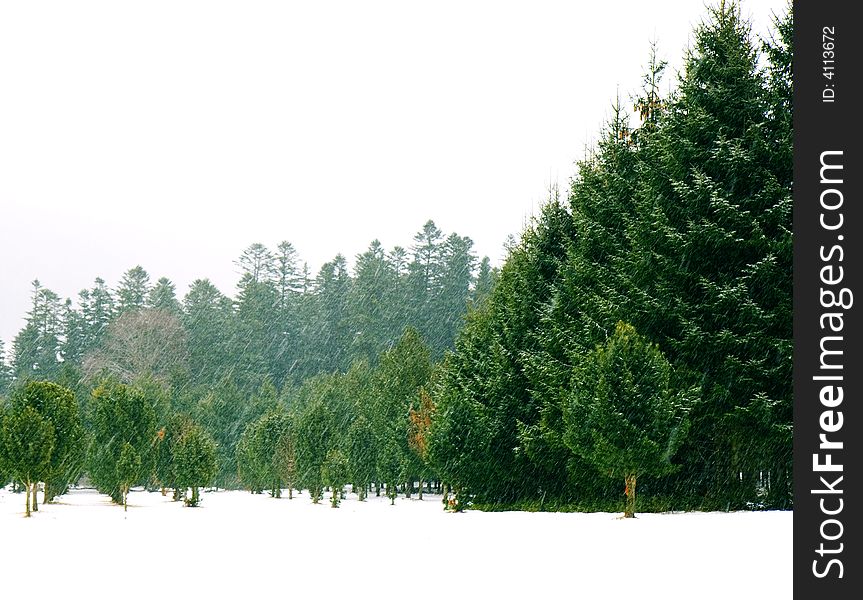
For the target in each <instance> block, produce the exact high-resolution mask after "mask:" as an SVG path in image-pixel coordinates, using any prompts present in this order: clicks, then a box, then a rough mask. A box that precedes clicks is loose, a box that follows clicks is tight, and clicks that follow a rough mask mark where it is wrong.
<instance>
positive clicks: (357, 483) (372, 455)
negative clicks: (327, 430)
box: [346, 415, 378, 501]
mask: <svg viewBox="0 0 863 600" xmlns="http://www.w3.org/2000/svg"><path fill="white" fill-rule="evenodd" d="M346 448H347V460H348V473H349V474H350V480H351V482H352V483H353V490H354V492H356V494H357V499H358V500H360V501H362V500H365V499H366V497H367V496H368V488H369V486H370V485H371V484H372V481H373V480H374V478H375V476H376V474H377V463H378V458H377V454H378V451H377V443H376V440H375V434H374V430H373V429H372V426H371V423H369V421H368V419H367V418H366V417H365V415H360V416H359V417H358V418H357V419H356V420H355V421H354V422H353V424H351V428H350V429H349V430H348V435H347V443H346Z"/></svg>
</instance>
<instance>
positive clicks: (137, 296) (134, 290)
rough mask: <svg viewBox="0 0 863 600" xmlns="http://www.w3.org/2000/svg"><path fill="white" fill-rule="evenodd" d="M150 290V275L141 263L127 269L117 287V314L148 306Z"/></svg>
mask: <svg viewBox="0 0 863 600" xmlns="http://www.w3.org/2000/svg"><path fill="white" fill-rule="evenodd" d="M149 291H150V275H149V274H148V273H147V271H145V270H144V268H143V267H142V266H141V265H138V266H135V267H132V268H131V269H129V270H128V271H126V272H125V273H124V274H123V279H122V280H120V285H119V287H118V288H117V314H123V313H126V312H129V311H135V310H140V309H142V308H144V307H146V306H147V296H148V294H149Z"/></svg>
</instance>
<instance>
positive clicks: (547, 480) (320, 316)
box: [0, 2, 792, 522]
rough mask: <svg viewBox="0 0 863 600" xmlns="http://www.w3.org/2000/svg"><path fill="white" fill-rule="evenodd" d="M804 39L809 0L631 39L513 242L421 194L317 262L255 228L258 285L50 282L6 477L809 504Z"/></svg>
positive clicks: (40, 306)
mask: <svg viewBox="0 0 863 600" xmlns="http://www.w3.org/2000/svg"><path fill="white" fill-rule="evenodd" d="M791 38H792V27H791V14H790V9H789V10H788V11H787V14H784V15H779V16H778V17H777V18H776V19H775V21H774V23H773V28H772V33H771V35H770V36H769V38H768V39H761V38H758V37H756V36H755V35H753V34H752V32H751V28H750V25H749V23H748V22H747V20H746V19H745V18H744V17H743V16H741V10H740V7H739V6H738V5H736V4H735V3H732V2H722V3H718V4H714V5H713V6H712V7H709V8H706V9H705V13H704V18H703V20H702V22H701V23H700V24H698V25H697V26H696V29H695V31H694V32H693V34H692V37H691V45H690V48H689V49H688V51H687V53H686V56H685V57H684V60H683V63H682V64H683V68H682V70H681V71H680V72H679V73H668V72H666V71H667V69H666V63H665V62H663V61H662V60H660V58H659V53H658V52H656V51H654V52H650V53H648V54H647V55H646V56H643V57H635V58H634V60H635V61H636V62H639V61H640V62H641V63H642V64H643V65H644V70H643V72H644V75H643V79H642V85H641V88H640V89H639V90H635V91H633V94H632V100H625V99H624V97H622V96H618V97H617V98H616V99H615V98H614V97H613V93H614V90H607V91H605V93H606V94H607V95H608V97H609V99H610V101H612V103H613V106H614V109H613V112H612V114H611V117H610V118H609V119H608V121H607V123H606V125H605V126H604V127H603V128H602V130H601V131H599V132H598V133H597V135H596V136H595V143H594V145H593V147H591V148H589V149H588V150H587V151H586V152H585V153H584V154H583V155H582V159H581V160H580V161H579V162H578V164H577V165H576V166H575V167H574V172H573V173H572V178H571V180H570V184H569V186H568V187H567V188H565V189H560V188H559V187H556V186H553V187H552V189H551V190H550V192H549V195H548V198H547V200H546V201H545V202H544V203H543V205H542V206H541V208H539V209H538V210H537V211H536V214H535V215H534V216H533V218H532V220H531V221H530V222H529V223H528V224H527V225H526V226H525V228H524V230H523V231H521V232H520V233H518V232H513V233H514V234H516V233H518V235H517V236H515V237H513V238H511V242H510V243H509V245H508V247H507V248H506V255H505V260H504V261H503V262H502V264H500V265H495V264H494V263H493V261H492V260H490V259H489V258H483V257H480V256H477V254H476V252H475V251H474V249H473V242H472V240H471V238H470V237H469V235H470V233H471V232H470V231H460V232H458V233H455V232H446V231H442V230H441V229H439V228H438V227H437V226H436V224H435V222H434V221H433V220H428V222H426V223H425V224H420V223H417V226H418V227H419V229H418V231H417V232H416V234H415V235H414V236H413V244H412V245H410V247H406V248H404V247H399V246H395V247H391V248H387V247H384V246H383V245H382V244H381V243H380V242H379V241H377V240H374V241H372V242H371V243H370V244H369V246H368V249H367V250H365V251H364V252H362V253H361V254H359V255H357V256H355V257H353V258H349V257H345V256H343V255H342V254H336V255H335V257H334V258H333V259H332V260H331V261H329V262H327V263H325V264H324V265H323V266H322V267H321V268H320V269H319V270H318V271H317V272H310V270H309V268H308V267H307V266H306V263H305V262H304V260H303V258H302V249H301V248H295V247H294V245H293V244H292V243H291V242H290V241H284V242H282V243H280V244H279V245H278V246H277V247H274V248H273V247H267V246H265V245H263V244H260V243H251V242H252V241H253V240H249V242H250V245H249V246H248V247H247V248H246V249H245V250H244V251H243V252H242V254H241V255H240V256H238V257H237V258H236V263H235V266H236V269H237V271H238V274H239V279H238V281H237V285H236V291H235V292H229V291H227V290H220V289H217V288H216V287H215V286H214V285H213V284H212V283H211V282H210V280H208V279H206V278H205V275H206V274H201V275H202V278H201V279H198V280H197V281H195V282H194V283H193V284H192V285H191V286H190V287H189V289H188V292H187V293H185V294H184V295H183V296H182V297H178V294H177V292H176V288H175V284H174V283H173V282H172V280H171V279H170V276H171V274H170V273H164V274H163V273H149V272H148V271H147V270H146V269H145V268H144V266H134V265H130V267H131V268H129V269H128V271H127V272H126V273H125V275H124V276H123V277H122V280H121V281H118V282H107V281H104V280H103V279H99V278H97V279H96V280H95V281H93V282H86V281H82V282H81V286H82V287H83V289H81V291H80V293H79V294H78V295H77V297H75V298H68V299H65V298H62V297H60V296H59V295H58V294H56V293H54V292H53V291H52V290H51V289H48V288H47V287H45V286H43V285H42V284H41V283H40V282H39V281H38V280H36V281H34V282H33V287H32V296H31V298H32V305H31V308H30V310H29V312H28V313H27V315H26V325H25V326H24V327H23V328H22V329H21V330H20V332H19V333H18V334H17V336H15V338H14V339H12V340H6V344H5V345H4V344H3V342H2V341H0V424H2V425H0V484H2V485H12V486H13V487H14V489H15V490H16V491H18V492H20V495H19V496H16V497H20V504H21V505H22V508H23V507H24V505H25V503H26V511H27V514H28V515H29V514H32V513H33V511H38V510H39V506H40V504H41V503H42V502H52V501H54V500H55V499H57V498H58V497H60V496H61V495H62V494H64V493H65V492H66V490H67V489H69V488H70V487H71V486H90V487H95V488H96V489H98V490H99V491H101V492H103V493H105V494H108V495H109V496H110V497H111V499H112V500H113V501H114V502H115V503H117V504H118V505H122V506H125V505H126V503H127V497H128V494H129V492H130V489H132V488H141V487H143V488H145V489H148V490H151V491H161V492H162V493H164V494H166V495H171V497H172V498H173V499H175V500H177V501H178V502H184V503H185V504H186V505H187V506H196V505H198V504H199V503H201V504H203V505H206V502H207V494H208V493H209V490H213V489H215V488H219V489H232V490H239V489H244V490H248V491H249V492H251V493H253V494H262V495H264V494H266V495H271V496H273V497H275V498H278V497H285V498H291V499H293V502H295V503H296V502H314V503H329V504H330V505H332V506H333V507H338V506H339V505H340V503H344V502H354V501H363V500H364V499H365V498H368V497H370V496H375V497H378V496H382V497H386V498H388V500H389V503H393V504H395V505H396V507H397V506H398V504H399V502H400V499H401V498H404V497H407V498H411V497H413V498H416V497H419V498H422V497H423V494H435V497H436V498H442V502H443V505H444V506H443V508H446V509H449V510H463V509H465V508H472V509H481V510H490V511H492V510H508V509H520V510H531V511H556V510H566V511H585V512H591V511H609V512H622V513H624V514H625V515H626V516H634V515H635V514H637V513H638V512H639V511H642V512H656V511H668V510H675V511H677V510H740V509H749V510H760V509H787V508H790V507H791V502H792V469H791V465H792V452H791V450H792V445H791V433H792V380H791V366H792V354H791V353H792V312H791V311H792V243H791V214H792V200H791V183H792V120H791V101H792V93H791V81H792V60H791V58H792V52H791ZM597 117H600V115H598V116H597ZM433 212H434V208H433V207H429V213H430V214H429V215H428V216H429V217H431V218H434V214H433ZM307 226H309V227H315V226H316V225H315V224H314V223H309V224H307ZM375 235H376V232H369V235H368V237H369V238H372V237H374V236H375ZM337 243H338V240H334V241H333V244H335V245H337ZM332 250H333V252H338V251H339V248H337V247H333V249H332ZM38 275H39V274H38V273H34V274H33V276H34V277H37V276H38ZM438 494H440V496H437V495H438ZM16 501H17V500H16ZM130 510H132V509H130ZM130 514H131V512H130ZM334 514H335V513H334ZM28 522H29V521H28Z"/></svg>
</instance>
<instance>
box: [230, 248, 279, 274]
mask: <svg viewBox="0 0 863 600" xmlns="http://www.w3.org/2000/svg"><path fill="white" fill-rule="evenodd" d="M235 264H236V265H237V266H238V267H240V272H241V273H242V275H243V276H248V278H249V279H250V280H251V281H252V282H254V283H269V282H272V280H273V276H274V275H275V269H276V259H275V257H274V256H273V253H272V252H270V251H269V250H268V249H267V247H266V246H264V245H263V244H260V243H254V244H252V245H251V246H249V247H248V248H246V249H245V250H243V253H242V254H241V255H240V258H239V259H237V261H236V263H235Z"/></svg>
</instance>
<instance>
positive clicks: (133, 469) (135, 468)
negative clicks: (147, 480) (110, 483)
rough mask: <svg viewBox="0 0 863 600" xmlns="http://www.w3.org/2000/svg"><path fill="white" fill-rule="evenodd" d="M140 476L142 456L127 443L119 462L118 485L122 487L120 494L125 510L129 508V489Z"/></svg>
mask: <svg viewBox="0 0 863 600" xmlns="http://www.w3.org/2000/svg"><path fill="white" fill-rule="evenodd" d="M140 476H141V455H140V454H138V453H137V452H136V451H135V448H133V447H132V444H130V443H129V442H125V443H124V444H123V447H122V448H121V449H120V458H119V459H118V460H117V483H118V484H119V486H120V494H121V495H122V496H123V509H124V510H125V509H126V507H127V506H128V502H127V498H128V496H129V488H131V487H132V483H134V482H135V481H137V480H138V478H139V477H140Z"/></svg>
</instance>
